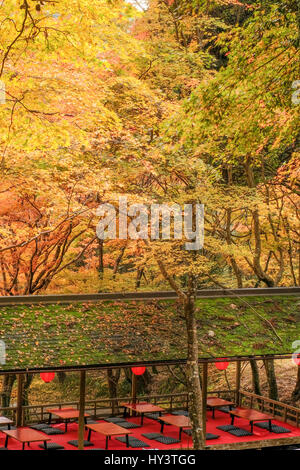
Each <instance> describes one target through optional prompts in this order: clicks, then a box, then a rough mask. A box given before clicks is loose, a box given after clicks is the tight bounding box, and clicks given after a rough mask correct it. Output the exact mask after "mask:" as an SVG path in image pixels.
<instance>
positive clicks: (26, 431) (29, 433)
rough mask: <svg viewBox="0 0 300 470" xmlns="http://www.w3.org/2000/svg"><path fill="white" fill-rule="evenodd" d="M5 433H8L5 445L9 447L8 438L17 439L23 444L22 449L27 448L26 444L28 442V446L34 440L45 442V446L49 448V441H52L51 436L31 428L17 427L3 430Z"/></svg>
mask: <svg viewBox="0 0 300 470" xmlns="http://www.w3.org/2000/svg"><path fill="white" fill-rule="evenodd" d="M2 432H3V434H5V435H6V438H5V445H4V447H5V448H6V449H7V448H8V439H10V438H11V439H15V440H16V441H18V442H21V444H22V450H24V449H25V444H28V447H29V446H30V444H31V443H32V442H43V443H44V448H45V450H47V441H50V440H51V438H50V437H47V436H46V435H45V434H44V433H42V432H39V431H35V430H34V429H30V428H17V429H12V430H7V431H6V430H2Z"/></svg>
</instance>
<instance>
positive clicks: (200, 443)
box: [184, 295, 206, 450]
mask: <svg viewBox="0 0 300 470" xmlns="http://www.w3.org/2000/svg"><path fill="white" fill-rule="evenodd" d="M184 314H185V320H186V328H187V339H188V355H187V368H186V377H187V392H188V397H189V416H190V419H191V423H192V436H193V444H194V449H195V450H200V449H204V448H205V444H206V436H204V433H203V426H202V390H201V385H200V377H199V364H198V337H197V324H196V318H195V304H194V297H192V296H190V295H187V296H186V298H185V299H184Z"/></svg>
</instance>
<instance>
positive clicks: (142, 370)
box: [131, 367, 146, 375]
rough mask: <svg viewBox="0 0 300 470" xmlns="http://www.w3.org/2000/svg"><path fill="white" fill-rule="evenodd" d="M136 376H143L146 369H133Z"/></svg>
mask: <svg viewBox="0 0 300 470" xmlns="http://www.w3.org/2000/svg"><path fill="white" fill-rule="evenodd" d="M131 370H132V373H133V374H134V375H143V374H144V373H145V371H146V367H131Z"/></svg>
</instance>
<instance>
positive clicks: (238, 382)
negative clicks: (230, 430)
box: [235, 361, 242, 406]
mask: <svg viewBox="0 0 300 470" xmlns="http://www.w3.org/2000/svg"><path fill="white" fill-rule="evenodd" d="M241 367H242V363H241V361H237V362H236V371H235V401H236V404H237V406H240V404H241V403H240V389H241Z"/></svg>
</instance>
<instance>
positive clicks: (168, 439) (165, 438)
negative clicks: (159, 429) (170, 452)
mask: <svg viewBox="0 0 300 470" xmlns="http://www.w3.org/2000/svg"><path fill="white" fill-rule="evenodd" d="M154 440H155V441H157V442H160V443H161V444H178V443H179V442H180V441H179V440H178V439H175V438H174V437H168V436H161V437H157V438H156V439H154Z"/></svg>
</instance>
